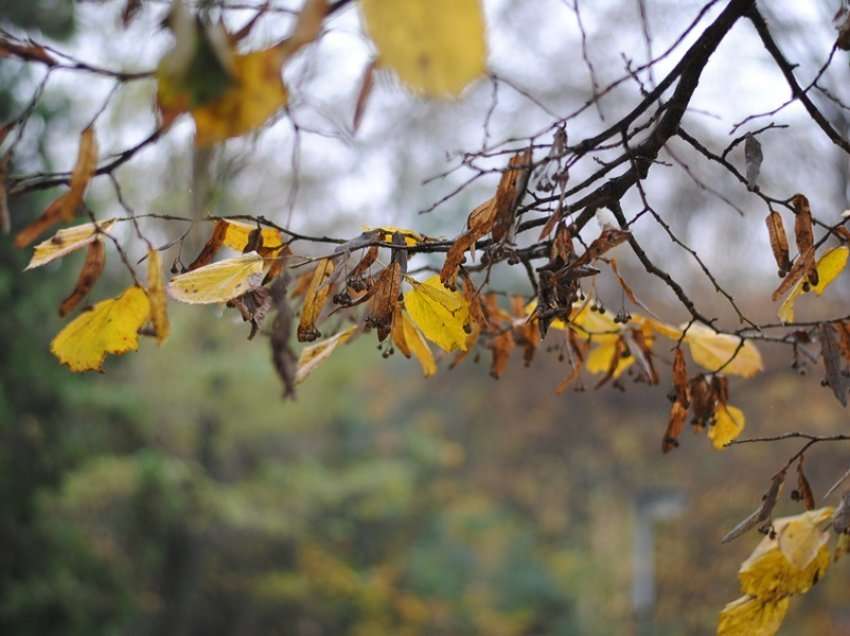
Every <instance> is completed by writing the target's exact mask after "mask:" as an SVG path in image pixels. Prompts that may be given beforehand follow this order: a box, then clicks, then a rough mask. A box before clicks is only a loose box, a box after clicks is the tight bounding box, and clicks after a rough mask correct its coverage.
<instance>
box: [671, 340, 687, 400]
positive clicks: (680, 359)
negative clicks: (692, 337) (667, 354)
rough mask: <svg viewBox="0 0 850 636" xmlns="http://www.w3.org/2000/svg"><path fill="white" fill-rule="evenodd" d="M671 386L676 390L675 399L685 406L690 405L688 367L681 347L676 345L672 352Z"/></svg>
mask: <svg viewBox="0 0 850 636" xmlns="http://www.w3.org/2000/svg"><path fill="white" fill-rule="evenodd" d="M673 388H674V389H675V390H676V400H677V401H678V402H681V403H682V406H684V407H685V408H687V407H688V406H689V405H690V398H689V396H688V394H689V391H688V368H687V365H686V364H685V353H684V352H683V351H682V348H681V347H676V352H675V353H674V354H673Z"/></svg>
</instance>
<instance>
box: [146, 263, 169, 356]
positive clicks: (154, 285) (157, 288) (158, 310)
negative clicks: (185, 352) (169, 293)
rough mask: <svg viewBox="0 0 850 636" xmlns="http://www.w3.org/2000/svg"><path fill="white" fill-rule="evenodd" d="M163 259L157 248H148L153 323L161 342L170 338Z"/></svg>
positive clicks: (149, 287) (157, 338)
mask: <svg viewBox="0 0 850 636" xmlns="http://www.w3.org/2000/svg"><path fill="white" fill-rule="evenodd" d="M164 281H165V278H164V276H163V272H162V260H161V259H160V257H159V252H158V251H157V250H155V249H150V250H148V300H149V301H150V304H151V323H152V324H153V332H154V335H155V336H156V341H157V342H158V343H159V344H162V343H163V342H165V339H166V338H168V333H169V331H170V327H169V324H168V298H167V297H166V294H165V283H164Z"/></svg>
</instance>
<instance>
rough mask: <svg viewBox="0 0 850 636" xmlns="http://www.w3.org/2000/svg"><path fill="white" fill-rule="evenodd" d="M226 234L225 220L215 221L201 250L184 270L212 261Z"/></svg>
mask: <svg viewBox="0 0 850 636" xmlns="http://www.w3.org/2000/svg"><path fill="white" fill-rule="evenodd" d="M226 234H227V222H226V221H216V223H215V225H214V226H213V231H212V234H211V235H210V237H209V238H208V239H207V242H206V243H204V246H203V247H202V248H201V252H200V253H199V254H198V256H197V257H196V258H195V260H193V261H192V262H191V263H190V264H189V267H187V268H186V271H192V270H193V269H198V268H199V267H205V266H206V265H209V264H210V263H212V261H213V259H214V258H215V255H216V252H218V250H219V248H220V247H221V246H222V245H224V237H225V235H226ZM246 238H247V237H246Z"/></svg>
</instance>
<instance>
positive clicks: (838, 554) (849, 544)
mask: <svg viewBox="0 0 850 636" xmlns="http://www.w3.org/2000/svg"><path fill="white" fill-rule="evenodd" d="M848 553H850V534H847V533H846V532H845V533H842V534H839V535H838V540H837V541H836V542H835V552H833V555H832V560H833V561H838V560H839V559H841V558H842V557H844V556H845V555H846V554H848Z"/></svg>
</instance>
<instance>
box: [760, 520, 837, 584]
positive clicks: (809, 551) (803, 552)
mask: <svg viewBox="0 0 850 636" xmlns="http://www.w3.org/2000/svg"><path fill="white" fill-rule="evenodd" d="M831 517H832V508H831V507H829V506H827V507H825V508H821V509H819V510H812V511H809V512H804V513H803V514H800V515H796V516H794V517H786V518H785V519H783V522H782V523H779V524H777V525H775V526H774V529H775V530H776V542H777V543H778V544H779V550H780V551H781V552H782V554H783V555H784V556H785V558H786V559H787V560H788V562H789V563H790V564H791V565H792V566H794V567H795V568H797V569H798V570H804V569H805V568H807V567H809V564H810V563H811V562H812V561H814V560H815V557H816V556H817V555H818V552H820V549H821V548H822V547H824V546H825V545H826V543H827V542H828V541H829V532H827V531H826V530H825V529H824V528H823V527H822V526H823V524H824V522H825V521H827V520H829V519H831Z"/></svg>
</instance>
